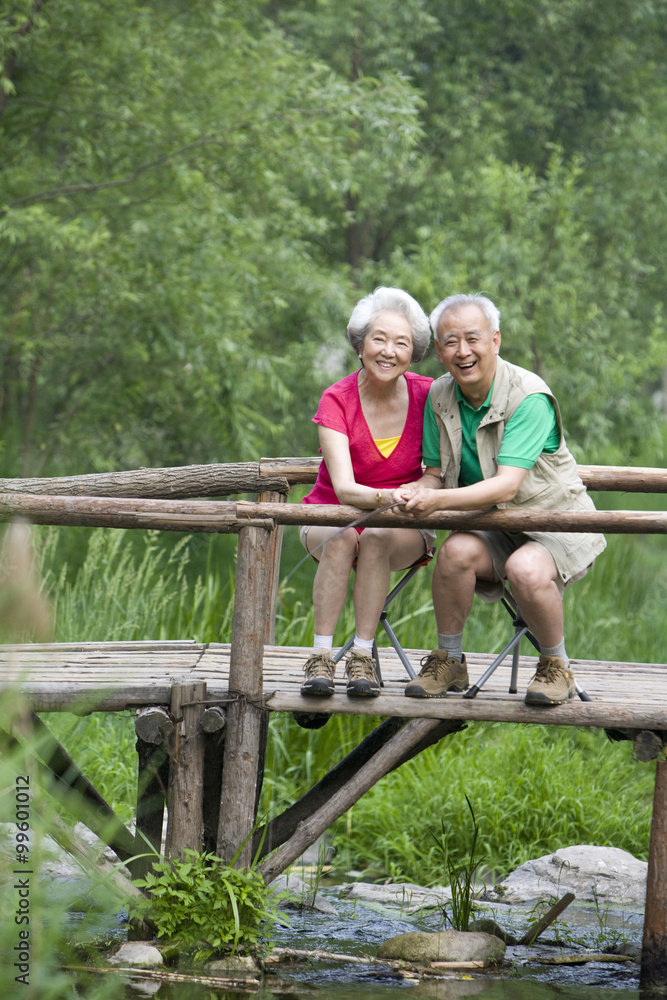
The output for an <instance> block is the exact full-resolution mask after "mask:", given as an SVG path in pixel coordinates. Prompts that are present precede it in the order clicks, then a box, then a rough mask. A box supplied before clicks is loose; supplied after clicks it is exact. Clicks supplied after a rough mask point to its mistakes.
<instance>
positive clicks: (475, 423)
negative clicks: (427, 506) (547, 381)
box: [422, 385, 560, 486]
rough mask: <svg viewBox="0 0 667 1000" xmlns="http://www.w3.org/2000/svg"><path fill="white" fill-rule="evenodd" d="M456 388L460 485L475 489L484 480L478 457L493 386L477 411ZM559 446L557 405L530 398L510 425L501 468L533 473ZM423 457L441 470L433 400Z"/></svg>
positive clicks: (544, 398) (426, 415)
mask: <svg viewBox="0 0 667 1000" xmlns="http://www.w3.org/2000/svg"><path fill="white" fill-rule="evenodd" d="M455 388H456V399H457V401H458V404H459V413H460V414H461V431H462V442H461V471H460V474H459V483H460V485H461V486H472V484H473V483H479V482H480V481H481V480H482V479H484V476H483V474H482V469H481V466H480V464H479V456H478V454H477V428H478V427H479V425H480V423H481V421H482V419H483V417H484V416H485V415H486V414H487V413H488V412H489V407H490V406H491V393H492V392H493V385H492V386H491V388H490V389H489V394H488V396H487V397H486V400H485V401H484V402H483V403H482V405H481V406H480V407H478V408H477V409H475V408H474V406H471V405H470V403H469V402H468V401H467V400H466V398H465V397H464V395H463V393H462V392H461V390H460V389H459V387H458V385H457V386H456V387H455ZM559 445H560V434H559V433H558V424H557V422H556V413H555V411H554V408H553V403H552V402H551V400H550V399H549V397H548V396H547V395H545V394H544V393H541V392H539V393H533V394H531V395H530V396H526V398H525V399H524V401H523V402H522V403H520V404H519V406H518V407H517V408H516V410H515V411H514V414H513V415H512V416H511V417H510V419H509V420H508V421H507V425H506V426H505V433H504V434H503V440H502V444H501V446H500V454H499V455H498V465H512V466H515V467H517V468H519V469H531V468H532V467H533V466H534V465H535V462H536V461H537V460H538V458H539V457H540V455H541V454H542V452H543V451H545V452H546V453H547V454H549V455H551V454H553V453H554V452H555V451H558V446H559ZM422 457H423V459H424V464H425V465H426V466H432V467H433V468H436V469H437V468H440V465H441V462H442V459H441V458H440V431H439V429H438V424H437V422H436V418H435V414H434V412H433V405H432V403H431V397H430V396H429V397H428V399H427V401H426V408H425V410H424V436H423V439H422Z"/></svg>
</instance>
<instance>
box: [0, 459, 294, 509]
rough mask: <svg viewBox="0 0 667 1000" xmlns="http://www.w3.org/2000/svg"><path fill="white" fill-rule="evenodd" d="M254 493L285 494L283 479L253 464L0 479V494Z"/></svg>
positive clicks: (182, 495)
mask: <svg viewBox="0 0 667 1000" xmlns="http://www.w3.org/2000/svg"><path fill="white" fill-rule="evenodd" d="M259 490H276V491H278V492H279V493H287V492H289V484H288V481H287V479H286V477H285V476H284V475H281V474H276V473H273V472H272V471H271V470H270V469H264V470H262V469H261V467H260V463H259V462H227V463H224V464H217V465H181V466H174V467H172V468H165V469H131V470H129V471H126V472H96V473H91V474H88V475H84V476H62V477H53V478H51V479H0V493H32V494H34V495H36V496H37V495H41V494H52V495H54V496H56V495H59V496H75V497H156V498H157V497H159V498H164V499H167V498H171V499H173V500H176V499H185V498H187V497H223V496H228V495H229V494H232V493H257V492H258V491H259Z"/></svg>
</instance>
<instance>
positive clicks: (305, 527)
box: [299, 524, 435, 562]
mask: <svg viewBox="0 0 667 1000" xmlns="http://www.w3.org/2000/svg"><path fill="white" fill-rule="evenodd" d="M312 527H313V525H312V524H300V525H299V538H300V539H301V544H302V545H303V547H304V549H305V550H306V552H307V551H308V545H307V544H306V539H307V537H308V532H309V531H310V529H311V528H312ZM361 530H362V531H363V528H362V529H361ZM406 530H407V531H412V530H414V531H418V532H419V534H420V535H421V536H422V538H423V539H424V552H428V551H429V549H430V548H431V547H432V546H433V545H435V531H434V530H433V529H432V528H414V529H412V528H407V529H406ZM358 547H359V543H358V542H357V548H358ZM313 559H315V556H313ZM315 562H319V559H315Z"/></svg>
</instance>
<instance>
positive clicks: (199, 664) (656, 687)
mask: <svg viewBox="0 0 667 1000" xmlns="http://www.w3.org/2000/svg"><path fill="white" fill-rule="evenodd" d="M318 462H319V460H318V459H305V460H304V459H275V460H262V461H261V462H259V463H246V464H244V465H224V466H203V467H198V466H188V467H184V468H182V469H171V470H170V469H154V470H136V471H133V472H127V473H113V474H107V475H99V476H79V477H74V478H71V479H64V480H57V479H47V480H0V520H10V519H13V518H15V517H24V518H27V519H28V520H30V521H33V522H35V523H42V524H72V525H88V526H108V527H142V528H160V529H163V530H172V531H188V532H192V531H207V532H211V531H213V532H234V533H237V534H238V537H239V544H238V560H237V571H236V590H235V598H234V616H233V628H232V642H231V643H230V644H217V643H211V644H208V645H203V644H200V643H196V642H190V641H176V642H159V643H158V642H156V643H152V642H138V643H79V644H76V643H69V644H48V645H39V644H34V645H30V646H25V645H24V646H4V647H1V648H0V686H1V687H3V688H4V689H5V690H7V689H10V688H20V690H21V691H22V692H23V693H24V695H25V698H26V700H27V703H28V704H29V706H30V709H31V711H32V717H31V718H32V725H33V727H34V728H35V729H36V730H37V732H38V734H41V736H42V743H41V746H42V747H43V748H44V749H43V750H41V751H40V756H41V758H42V762H41V764H40V766H43V767H45V768H46V769H48V770H49V771H50V773H51V775H52V778H55V781H56V783H60V784H61V785H65V786H67V787H68V788H69V789H71V788H74V789H75V791H76V795H75V798H74V799H72V798H71V797H70V800H69V801H70V804H71V802H73V801H74V802H78V803H79V805H78V806H76V805H75V807H74V808H75V811H76V808H79V813H78V815H80V817H81V818H83V819H84V821H85V822H87V823H88V825H89V826H91V828H93V829H95V830H96V832H98V833H99V834H101V835H102V836H103V837H104V839H106V841H107V842H108V843H109V844H110V845H111V846H112V847H113V849H114V850H115V851H116V853H117V854H118V856H119V857H120V858H121V860H126V859H127V858H129V857H131V856H132V855H133V854H135V853H137V852H138V850H139V851H140V850H141V848H142V847H143V846H144V845H145V844H146V843H148V844H150V845H152V847H153V848H154V849H155V850H156V851H157V852H159V851H160V849H161V833H162V819H163V812H164V808H165V798H166V806H167V814H168V825H167V844H166V851H167V853H168V854H170V855H176V854H178V853H179V852H181V851H182V850H183V849H184V848H186V847H191V848H194V849H201V847H202V844H203V845H204V846H205V847H206V848H207V849H215V850H216V851H217V853H218V854H220V856H223V857H231V856H232V855H233V854H234V853H235V852H236V851H237V849H238V848H239V845H243V844H244V842H246V843H245V847H243V849H242V852H241V855H240V860H241V862H247V861H249V859H250V857H251V855H252V853H253V850H254V848H259V850H260V856H262V857H263V858H264V861H263V864H262V871H263V874H264V876H265V879H266V880H267V881H270V880H272V879H273V878H275V877H276V875H277V874H278V873H279V872H280V871H283V870H284V869H285V868H286V867H287V866H288V865H289V864H291V863H292V862H293V861H294V860H295V859H296V858H297V857H298V856H299V855H300V854H301V853H302V852H303V850H304V849H305V847H307V846H308V845H309V844H311V843H313V842H314V841H315V840H316V839H317V837H318V836H320V834H321V833H323V832H324V830H326V829H327V828H328V827H329V826H330V825H331V823H332V822H334V820H335V819H337V818H338V817H339V816H341V815H342V814H343V813H344V812H345V811H346V810H347V809H348V808H349V807H350V806H351V805H353V804H354V802H355V801H357V800H358V799H359V797H360V796H361V795H363V794H364V793H365V792H366V791H367V790H368V789H369V788H370V787H371V786H372V785H373V784H374V783H375V782H376V781H378V780H379V778H381V777H382V776H383V775H384V774H386V773H388V771H390V770H391V769H393V768H395V767H397V766H398V765H400V764H401V763H403V762H405V761H406V760H409V759H410V758H411V757H412V756H414V755H415V754H416V753H419V752H420V751H421V750H423V749H424V748H425V747H427V746H430V745H432V744H433V743H435V742H437V741H438V740H440V739H441V738H443V737H444V736H446V735H448V734H450V733H454V732H456V731H458V730H459V729H460V728H461V727H462V726H463V725H464V724H465V723H466V722H468V721H473V720H475V721H482V720H489V721H501V722H515V723H539V724H545V723H546V724H550V725H575V726H588V727H599V728H604V729H606V730H614V731H615V733H616V734H617V735H618V736H620V737H623V738H627V739H633V740H634V742H635V748H636V751H637V754H638V756H639V757H640V759H650V758H651V757H656V756H662V757H664V752H663V751H664V746H665V740H667V665H664V664H660V665H658V664H637V663H619V662H600V661H582V660H579V661H578V660H573V666H574V669H575V676H576V678H577V680H578V682H579V683H580V684H581V685H582V687H583V688H585V690H586V691H587V692H588V694H589V695H590V696H591V699H592V700H591V701H581V700H579V699H575V700H574V701H572V702H570V703H568V704H567V705H562V706H557V707H554V708H547V709H545V708H534V707H530V706H527V705H525V703H524V701H523V691H524V690H525V686H526V682H527V681H528V679H529V678H530V677H531V676H532V674H533V672H534V664H535V658H534V657H521V659H520V666H519V669H520V684H519V689H520V692H521V693H519V694H510V693H509V692H508V686H509V664H508V665H507V666H504V665H503V666H501V667H499V668H498V670H497V671H496V672H495V673H494V674H493V675H492V676H491V678H490V679H489V680H488V682H487V683H486V685H485V686H484V688H483V689H482V690H481V691H480V692H479V694H478V695H477V697H476V698H474V699H468V698H464V697H463V696H461V695H448V696H447V697H446V698H443V699H429V700H420V699H407V698H405V697H404V695H403V688H404V686H405V683H406V681H407V675H406V673H405V670H404V668H403V666H402V664H401V663H400V661H399V659H398V657H397V656H396V654H395V653H394V652H393V650H391V649H390V648H389V649H384V648H382V649H381V650H380V657H381V663H382V673H383V679H384V687H383V690H382V693H381V694H380V696H379V697H378V698H374V699H369V700H366V699H349V698H347V697H346V695H345V692H344V686H343V681H342V670H341V678H340V680H339V682H338V684H337V690H336V693H335V694H334V696H333V697H331V698H328V699H322V700H320V699H312V698H303V697H302V696H301V694H300V690H299V689H300V686H301V682H302V665H303V663H304V661H305V658H306V656H307V651H306V650H304V649H302V648H299V647H279V646H275V645H274V623H275V601H276V594H277V587H278V579H279V565H280V546H281V531H282V525H284V524H301V523H319V524H340V525H343V524H349V523H351V521H352V520H353V519H354V518H355V517H357V516H358V514H359V512H358V511H357V510H356V509H354V508H350V507H344V506H341V507H328V506H315V505H312V506H311V505H306V506H302V505H297V504H287V503H285V499H286V495H287V493H288V492H289V490H290V488H291V486H292V485H293V484H295V483H306V482H312V481H314V478H315V474H316V470H317V465H318ZM580 473H581V475H582V478H583V479H584V481H585V482H586V484H587V486H588V487H589V488H591V489H595V490H624V491H633V492H660V493H665V492H667V471H665V470H662V469H626V468H610V467H593V466H582V467H580ZM249 492H253V493H256V494H257V501H256V502H250V501H247V500H242V501H232V502H229V501H220V500H217V501H210V500H208V501H207V500H192V499H190V498H191V497H202V496H204V497H205V496H216V497H220V496H226V495H230V494H247V493H249ZM424 523H425V524H426V523H428V524H430V525H431V526H433V527H437V528H466V527H467V528H481V527H484V528H497V529H499V528H503V529H506V530H521V529H534V530H567V531H590V530H599V531H605V532H620V533H626V532H633V533H634V532H655V533H661V534H664V533H667V514H666V513H662V512H658V513H655V512H649V511H596V512H588V511H586V512H555V511H547V512H543V511H486V512H467V513H463V512H448V513H446V514H445V513H442V514H438V515H432V516H431V517H429V518H425V519H424ZM368 524H369V525H370V524H378V525H388V524H391V525H395V526H401V525H403V526H407V525H408V524H413V522H412V521H411V520H409V519H408V518H406V517H405V515H402V514H398V513H394V512H384V513H378V514H375V515H373V516H372V517H371V518H370V519H369V521H368ZM406 652H407V654H408V658H409V661H410V663H411V664H412V666H413V669H414V670H415V671H418V669H419V660H420V659H421V657H422V656H423V655H424V654H425V652H426V651H425V650H407V651H406ZM492 659H493V657H492V656H490V655H487V654H482V653H470V654H468V662H469V672H470V676H471V680H476V679H477V678H478V677H479V676H480V675H481V674H482V673H483V672H484V670H485V669H486V668H487V667H488V665H489V663H490V662H491V660H492ZM128 708H136V709H137V710H138V712H137V718H136V729H137V750H138V766H139V772H140V788H141V793H140V797H139V801H138V802H137V833H136V836H135V837H132V836H131V835H130V833H129V832H128V830H127V829H126V828H125V827H124V826H123V825H122V824H121V823H120V821H119V820H117V818H116V817H115V816H114V815H113V813H112V811H111V809H110V808H109V806H108V805H107V804H106V803H105V802H104V801H103V800H102V799H101V797H100V796H99V794H98V793H97V792H96V790H95V789H94V788H93V787H92V786H91V785H90V783H89V782H87V780H86V779H85V777H84V776H83V775H82V774H81V773H80V772H79V771H78V769H77V768H76V766H75V765H74V763H73V762H72V761H71V760H70V759H69V758H68V756H67V754H66V753H65V751H64V750H63V748H62V747H60V746H59V745H58V744H57V743H56V741H55V740H54V739H53V738H52V737H50V735H49V734H48V732H47V731H46V730H45V727H44V726H43V723H42V722H41V720H40V718H39V715H38V713H39V712H44V711H64V710H68V711H76V712H79V713H81V712H90V711H120V710H122V709H128ZM271 711H282V712H298V713H305V714H310V715H312V714H313V713H318V714H320V715H327V714H332V713H338V712H342V713H353V714H367V715H372V716H379V717H384V718H385V721H384V722H382V723H381V724H380V725H379V726H378V727H377V728H376V729H375V730H374V731H373V732H372V733H371V734H370V736H368V737H367V738H366V739H365V740H364V741H363V742H362V743H361V744H360V745H359V746H358V747H356V748H355V749H354V750H353V751H352V752H351V753H350V754H349V755H348V756H347V757H346V758H345V760H344V761H342V762H341V763H340V764H338V765H337V766H336V767H335V768H333V769H332V771H330V772H329V774H328V775H326V776H325V777H324V778H323V779H322V780H321V781H320V782H318V784H317V785H316V786H314V788H313V789H311V790H310V791H309V792H308V793H307V794H306V795H305V796H304V797H303V798H302V799H301V800H300V801H299V802H297V803H296V804H295V805H294V806H292V807H291V808H290V809H288V810H286V811H285V812H284V813H283V814H281V815H280V816H277V817H273V818H272V819H271V821H270V823H269V824H268V826H267V829H266V830H264V831H259V832H256V833H255V835H254V838H252V837H251V836H250V835H251V834H252V831H253V827H254V823H255V817H256V806H257V802H258V796H259V790H260V787H261V777H262V773H263V759H264V751H265V743H266V733H267V723H268V715H269V712H271ZM223 728H224V731H225V734H226V738H225V740H224V744H223V743H222V742H221V740H220V739H219V736H220V731H221V729H223ZM666 769H667V762H666V761H664V760H660V761H659V762H658V770H657V778H656V791H655V800H654V814H653V824H652V833H651V846H650V858H649V882H648V892H647V910H646V921H645V933H644V953H643V969H644V970H645V971H646V974H647V975H649V974H650V975H651V977H652V978H653V979H656V978H658V979H660V981H662V982H667V774H666V773H665V771H666ZM165 791H166V794H165ZM77 797H78V798H77ZM262 837H263V838H264V839H263V841H262ZM260 845H261V846H260ZM133 864H134V872H135V873H136V874H139V873H140V871H141V869H142V866H144V867H145V865H146V864H147V862H145V861H139V862H134V863H133Z"/></svg>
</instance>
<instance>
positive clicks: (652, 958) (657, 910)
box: [640, 760, 667, 989]
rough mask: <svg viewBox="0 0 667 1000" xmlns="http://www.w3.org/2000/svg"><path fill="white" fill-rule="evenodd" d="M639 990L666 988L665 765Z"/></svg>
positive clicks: (658, 783) (657, 794)
mask: <svg viewBox="0 0 667 1000" xmlns="http://www.w3.org/2000/svg"><path fill="white" fill-rule="evenodd" d="M640 986H641V988H642V989H646V988H649V987H654V986H661V987H664V986H667V761H665V760H659V761H658V763H657V766H656V772H655V791H654V795H653V819H652V821H651V840H650V844H649V853H648V877H647V880H646V910H645V913H644V937H643V941H642V960H641V978H640Z"/></svg>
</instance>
